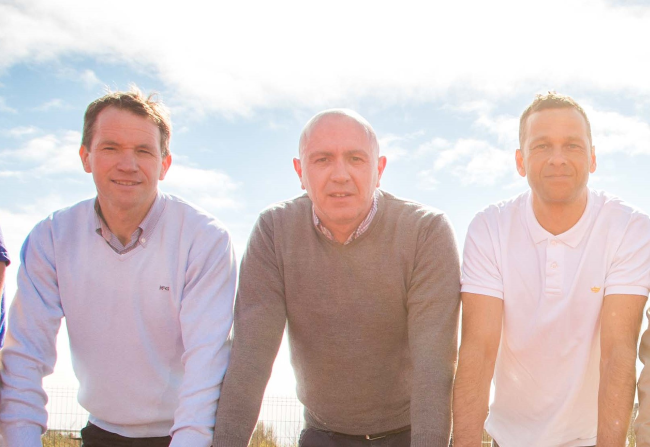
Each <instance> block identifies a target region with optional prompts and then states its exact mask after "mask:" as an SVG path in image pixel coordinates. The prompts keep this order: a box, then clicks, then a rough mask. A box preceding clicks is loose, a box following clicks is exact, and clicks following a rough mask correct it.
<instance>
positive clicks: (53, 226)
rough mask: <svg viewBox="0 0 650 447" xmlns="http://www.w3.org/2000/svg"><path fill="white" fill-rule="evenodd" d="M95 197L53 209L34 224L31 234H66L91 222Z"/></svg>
mask: <svg viewBox="0 0 650 447" xmlns="http://www.w3.org/2000/svg"><path fill="white" fill-rule="evenodd" d="M94 206H95V198H91V199H86V200H82V201H81V202H78V203H75V204H74V205H71V206H68V207H65V208H61V209H59V210H56V211H54V212H53V213H52V214H50V215H49V216H47V217H46V218H45V219H43V220H41V221H40V222H39V223H37V224H36V226H35V227H34V229H33V230H32V231H31V233H30V236H32V235H35V234H36V235H43V234H44V233H46V232H57V233H61V234H67V233H68V232H69V231H70V232H72V233H74V232H76V231H78V230H79V228H80V227H83V226H84V225H88V224H92V222H93V216H94V213H95V209H94Z"/></svg>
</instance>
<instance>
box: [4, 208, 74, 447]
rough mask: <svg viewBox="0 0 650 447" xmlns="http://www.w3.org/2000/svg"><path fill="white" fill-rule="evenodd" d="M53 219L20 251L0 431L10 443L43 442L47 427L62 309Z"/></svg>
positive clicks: (33, 445) (36, 445)
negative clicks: (46, 380) (48, 380)
mask: <svg viewBox="0 0 650 447" xmlns="http://www.w3.org/2000/svg"><path fill="white" fill-rule="evenodd" d="M54 258H55V256H54V244H53V240H52V234H51V231H50V225H49V221H44V222H42V223H40V224H39V225H37V226H36V228H34V230H32V232H31V233H30V234H29V236H28V237H27V239H26V240H25V243H24V245H23V248H22V250H21V254H20V261H21V264H20V268H19V271H18V292H17V293H16V296H15V298H14V300H13V302H12V304H11V309H10V311H9V330H8V333H7V339H6V341H5V347H4V348H3V350H2V354H1V355H2V360H1V364H2V368H1V370H0V378H1V380H2V391H1V392H0V431H1V432H2V435H3V436H4V440H5V442H6V443H7V445H10V446H22V447H40V446H41V434H42V433H44V432H45V430H46V428H47V413H46V411H45V403H46V402H47V396H46V394H45V391H44V390H43V386H42V379H43V377H44V376H47V375H49V374H51V373H52V371H53V369H54V364H55V362H56V335H57V333H58V331H59V327H60V326H61V318H62V317H63V309H62V308H61V300H60V297H59V289H58V282H57V273H56V266H55V261H54Z"/></svg>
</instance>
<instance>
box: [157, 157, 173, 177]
mask: <svg viewBox="0 0 650 447" xmlns="http://www.w3.org/2000/svg"><path fill="white" fill-rule="evenodd" d="M171 165H172V155H171V154H169V155H168V156H166V157H165V158H163V160H162V170H161V171H160V177H159V178H158V180H165V176H166V175H167V171H168V170H169V167H170V166H171Z"/></svg>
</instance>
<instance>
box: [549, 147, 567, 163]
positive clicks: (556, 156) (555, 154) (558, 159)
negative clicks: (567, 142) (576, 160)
mask: <svg viewBox="0 0 650 447" xmlns="http://www.w3.org/2000/svg"><path fill="white" fill-rule="evenodd" d="M548 162H549V164H551V165H555V166H561V165H564V164H566V154H565V153H564V151H563V150H562V147H561V146H555V147H553V151H552V152H551V156H550V158H549V159H548Z"/></svg>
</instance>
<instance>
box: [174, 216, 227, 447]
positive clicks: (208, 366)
mask: <svg viewBox="0 0 650 447" xmlns="http://www.w3.org/2000/svg"><path fill="white" fill-rule="evenodd" d="M236 277H237V263H236V260H235V254H234V251H233V247H232V244H231V242H230V237H229V235H228V233H227V232H226V231H225V230H223V229H221V228H219V227H217V226H214V225H207V226H206V228H205V231H200V232H199V235H198V236H197V237H196V238H195V240H194V242H193V245H192V248H191V251H190V255H189V258H188V265H187V271H186V273H185V287H184V289H183V296H182V299H181V308H180V316H179V320H180V325H181V333H182V337H183V345H184V348H185V352H184V353H183V355H182V357H181V360H182V362H183V365H184V369H185V371H184V374H183V382H182V383H181V386H180V390H179V404H178V408H177V409H176V411H175V413H174V426H173V427H172V429H171V434H172V442H171V444H170V447H177V446H178V447H184V446H205V447H208V446H209V445H210V444H211V442H212V435H213V427H214V415H215V411H216V409H217V399H218V398H219V391H220V388H221V382H222V380H223V376H224V374H225V372H226V367H227V365H228V358H229V355H230V340H229V337H228V336H229V334H230V329H231V327H232V308H233V301H234V297H235V284H236Z"/></svg>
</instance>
